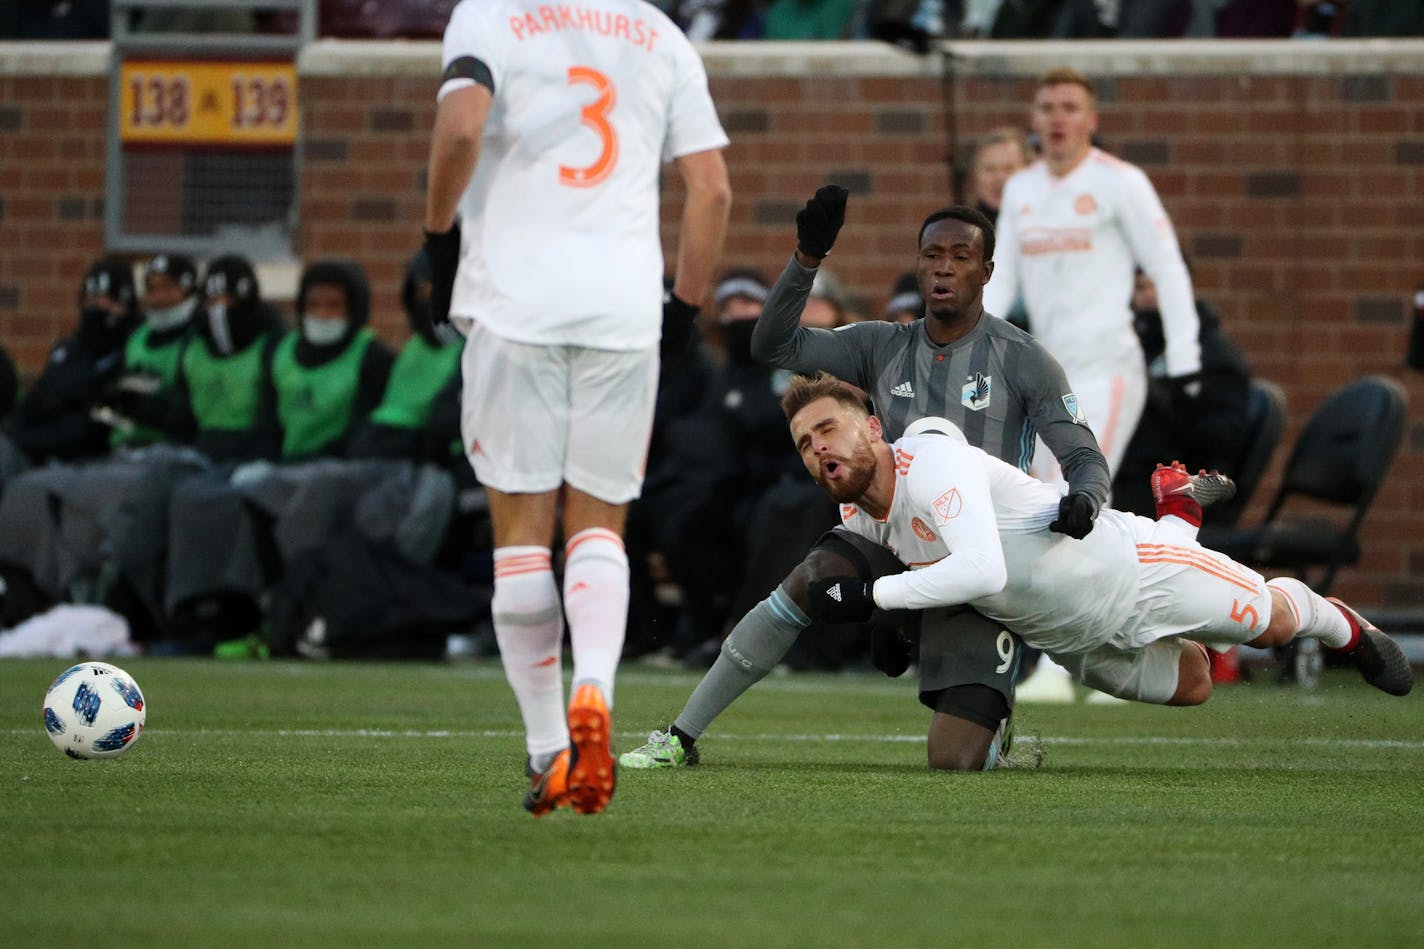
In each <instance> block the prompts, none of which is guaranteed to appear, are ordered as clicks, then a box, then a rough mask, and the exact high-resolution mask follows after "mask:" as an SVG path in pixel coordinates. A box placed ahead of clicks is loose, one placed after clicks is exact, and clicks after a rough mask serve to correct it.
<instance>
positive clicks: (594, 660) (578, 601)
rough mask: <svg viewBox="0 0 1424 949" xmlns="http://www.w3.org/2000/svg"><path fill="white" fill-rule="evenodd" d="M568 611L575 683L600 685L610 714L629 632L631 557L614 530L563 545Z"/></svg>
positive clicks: (591, 531)
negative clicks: (624, 645) (614, 679)
mask: <svg viewBox="0 0 1424 949" xmlns="http://www.w3.org/2000/svg"><path fill="white" fill-rule="evenodd" d="M564 612H565V613H566V614H567V615H568V618H569V640H570V642H571V643H572V644H573V654H574V677H573V681H574V682H575V683H576V684H581V683H584V682H592V683H593V684H594V685H596V686H598V687H599V689H601V690H602V691H603V699H604V701H606V702H607V703H608V707H609V708H610V709H611V708H612V707H613V675H614V672H615V671H616V670H617V668H618V658H619V656H621V655H622V654H623V637H624V636H625V635H626V633H627V629H628V554H627V552H626V551H625V550H624V549H623V539H622V538H621V537H619V536H618V535H617V534H615V533H613V531H611V530H608V529H607V528H603V527H590V528H588V529H587V530H581V531H579V532H578V533H577V534H575V535H574V536H573V537H570V538H569V542H568V543H567V544H565V545H564Z"/></svg>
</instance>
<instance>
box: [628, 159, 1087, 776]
mask: <svg viewBox="0 0 1424 949" xmlns="http://www.w3.org/2000/svg"><path fill="white" fill-rule="evenodd" d="M847 196H848V192H847V191H846V189H845V188H841V187H838V186H835V185H828V186H825V187H823V188H821V189H819V190H818V191H817V192H816V194H815V196H814V197H813V198H811V199H810V200H809V201H807V202H806V206H805V207H804V208H803V209H802V210H801V211H799V212H798V213H797V215H796V236H797V244H796V252H795V254H794V256H793V257H792V259H791V260H790V261H789V262H788V263H787V265H786V269H785V270H784V271H783V272H782V274H781V277H780V278H779V279H778V280H777V282H776V284H775V286H774V287H773V288H772V290H771V295H770V296H769V297H768V299H767V301H766V306H765V309H764V311H763V313H762V316H761V318H760V319H759V320H758V322H757V327H756V331H755V333H754V335H753V337H752V353H753V355H754V356H756V358H757V359H760V360H762V361H764V362H768V363H771V364H772V365H775V366H778V367H780V368H783V369H790V370H794V371H797V372H803V373H810V372H814V371H816V370H826V371H828V372H830V373H832V374H833V375H835V376H837V377H839V378H840V379H843V380H845V381H847V382H850V383H852V384H854V385H856V386H859V387H860V388H861V389H863V390H864V391H865V392H866V393H867V394H868V395H869V396H870V397H871V399H872V400H873V402H874V405H875V409H876V411H877V413H878V414H879V416H880V418H881V419H882V420H883V421H884V425H885V429H886V432H887V437H888V438H890V439H892V440H893V439H895V438H899V437H900V436H901V435H902V434H905V433H906V432H907V430H909V431H918V430H923V429H925V428H931V429H932V428H933V427H934V418H935V417H941V418H945V419H948V420H949V421H950V422H952V423H953V424H954V425H955V426H957V427H958V428H959V429H960V430H961V431H962V432H963V433H964V435H965V436H966V437H967V438H968V440H969V443H970V444H971V445H974V446H976V447H979V448H982V449H984V450H985V451H986V452H988V453H989V454H991V455H994V456H995V457H998V458H1000V459H1002V460H1003V461H1005V462H1007V463H1009V464H1011V465H1015V466H1016V467H1019V468H1020V469H1023V470H1027V467H1028V464H1029V462H1030V461H1031V460H1032V458H1033V450H1034V438H1035V436H1036V435H1039V436H1042V437H1043V440H1044V442H1045V443H1046V444H1047V445H1048V446H1049V448H1050V449H1051V450H1052V451H1053V453H1054V455H1055V456H1056V457H1057V458H1058V461H1059V464H1060V465H1061V466H1062V469H1063V472H1064V476H1065V478H1066V479H1067V482H1068V493H1067V495H1066V496H1065V497H1064V498H1063V499H1062V502H1061V506H1060V509H1059V515H1058V519H1057V520H1056V521H1054V523H1053V524H1052V529H1053V530H1055V531H1057V532H1060V533H1064V534H1068V535H1070V536H1072V537H1075V538H1081V537H1084V536H1086V535H1087V533H1088V532H1089V531H1091V530H1092V528H1093V520H1094V518H1095V517H1096V516H1097V513H1098V511H1099V510H1100V509H1101V508H1102V506H1103V504H1104V503H1105V502H1106V499H1107V496H1108V490H1109V485H1110V479H1109V477H1108V466H1107V462H1106V461H1105V460H1104V458H1103V455H1102V452H1101V451H1099V450H1098V444H1097V441H1096V439H1095V438H1094V437H1093V433H1092V432H1091V431H1090V430H1089V429H1088V427H1087V425H1086V424H1085V422H1084V420H1083V415H1082V412H1081V411H1080V409H1079V407H1078V400H1077V397H1076V396H1075V395H1074V394H1073V393H1072V392H1071V391H1070V390H1069V388H1068V382H1067V379H1066V377H1065V376H1064V373H1063V369H1062V367H1061V366H1059V364H1058V362H1057V361H1056V360H1054V358H1053V357H1052V356H1050V355H1049V354H1048V352H1047V351H1046V350H1044V349H1043V347H1042V346H1040V345H1039V344H1038V343H1036V342H1035V341H1034V340H1033V338H1032V337H1030V336H1028V335H1027V334H1025V333H1023V332H1021V331H1020V330H1018V329H1017V328H1015V327H1014V326H1012V325H1010V324H1009V323H1007V322H1005V321H1003V320H1001V319H998V318H997V317H995V316H993V315H991V314H988V313H985V312H984V309H983V304H982V295H983V289H984V285H985V284H986V283H987V282H988V281H989V279H990V277H991V276H992V274H993V272H994V264H993V256H994V227H993V225H992V224H991V223H990V222H989V220H988V218H986V217H984V215H983V214H981V213H980V212H978V211H976V210H974V209H972V208H967V207H947V208H943V209H941V210H939V211H935V212H934V213H933V214H931V215H929V217H927V218H926V219H925V221H924V223H923V224H922V225H921V227H920V232H919V243H918V254H917V263H916V275H917V278H918V282H919V289H920V293H921V295H922V297H923V298H924V300H925V313H924V318H923V319H919V320H916V321H914V322H912V323H908V324H893V323H885V322H870V323H854V324H851V325H849V326H843V327H840V328H839V329H838V330H820V329H809V328H803V327H800V326H799V317H800V313H801V310H802V308H803V307H804V306H805V303H806V299H807V297H808V295H809V294H810V290H811V284H812V282H813V281H814V279H815V276H816V268H817V267H818V266H819V265H820V263H821V261H822V260H823V259H824V258H825V257H826V255H827V254H829V253H830V251H831V247H832V245H833V244H834V243H835V239H836V235H837V234H838V233H839V231H840V229H841V225H842V224H843V223H844V220H845V208H846V199H847ZM903 569H905V568H904V565H903V564H900V563H899V562H898V561H896V560H895V558H894V557H893V556H891V555H890V553H889V552H888V551H886V550H885V549H884V548H877V547H876V545H873V544H870V543H868V542H866V541H864V540H862V539H860V538H858V537H856V536H854V535H852V534H851V533H849V532H848V531H845V530H843V529H841V528H839V527H838V528H835V529H833V530H831V531H829V532H827V533H826V534H825V535H824V536H823V537H822V538H821V539H820V540H819V541H818V542H817V543H816V545H815V546H814V547H813V548H812V549H811V551H810V552H809V553H808V554H807V555H806V557H805V559H804V560H803V561H802V562H801V564H800V565H798V566H797V567H796V568H794V569H793V570H792V571H791V574H790V576H788V577H787V578H786V579H785V580H783V581H782V582H781V584H780V585H779V586H778V587H777V588H776V589H775V590H773V591H772V593H771V595H770V596H768V597H767V598H766V599H765V600H763V601H761V602H760V603H758V604H757V605H756V606H755V607H753V608H752V609H751V610H750V611H749V612H748V613H747V615H746V616H745V617H743V618H742V620H741V621H740V622H738V623H737V625H736V626H735V627H734V628H733V630H732V632H731V633H730V634H729V635H728V637H727V639H726V641H725V642H724V643H723V645H722V649H721V652H720V654H719V655H718V657H717V660H716V662H715V663H714V664H713V666H712V668H711V669H709V670H708V671H707V674H706V675H705V676H703V678H702V681H701V682H700V683H698V685H697V687H696V689H694V690H693V693H692V696H691V697H690V698H689V699H688V701H687V704H686V705H685V706H684V707H683V710H682V712H681V713H680V714H678V716H677V717H676V718H675V719H674V720H673V722H672V723H671V724H670V725H669V726H668V727H667V729H666V730H657V731H654V732H652V733H651V734H650V735H649V739H648V742H647V743H646V744H645V745H643V746H642V747H640V748H638V749H636V750H634V751H630V752H627V753H625V754H623V755H622V756H621V758H620V759H619V760H620V763H621V764H622V765H623V766H624V767H627V768H665V767H678V766H683V765H689V764H696V763H697V761H698V759H699V757H700V752H699V750H698V749H697V747H696V746H695V742H696V741H697V739H699V738H700V737H701V736H702V734H703V732H704V731H705V730H706V729H707V727H708V726H709V725H710V724H711V722H712V720H713V719H714V718H716V717H717V716H718V715H719V714H721V712H722V711H723V710H724V709H726V708H727V707H728V706H729V705H731V704H732V702H734V701H735V700H736V699H737V698H738V697H739V696H741V695H742V693H744V692H746V691H747V689H749V688H751V687H752V686H753V685H754V684H755V683H756V682H758V681H760V680H761V678H762V677H764V676H765V675H766V674H767V673H768V672H770V671H771V670H772V669H773V668H775V667H776V665H777V664H778V663H779V662H780V661H781V659H782V657H784V656H785V655H786V653H787V651H788V650H789V649H790V648H791V645H792V643H794V642H795V640H796V638H797V636H799V635H800V633H801V631H802V630H803V629H805V628H806V627H807V626H808V625H810V622H811V621H810V619H809V617H808V616H807V612H806V607H807V604H808V602H809V601H808V590H809V588H810V585H811V584H812V583H813V582H814V581H816V580H818V579H824V578H827V577H831V576H835V575H838V574H842V573H845V574H848V575H856V576H860V577H862V578H865V579H870V578H872V577H875V576H879V575H882V574H883V573H885V572H899V571H901V570H903ZM903 618H904V619H908V617H903ZM898 619H901V617H895V616H888V615H887V616H877V617H876V618H875V619H874V620H872V626H877V627H878V628H879V629H880V630H881V632H880V633H879V634H877V635H876V636H875V637H874V644H875V645H874V651H873V652H874V656H875V662H876V665H877V667H879V668H881V669H882V670H883V671H885V672H886V673H887V674H891V675H899V674H900V673H902V672H903V671H904V670H905V668H906V667H907V665H908V663H909V651H908V646H907V645H905V640H904V639H902V638H900V637H897V636H896V635H894V634H890V635H886V634H885V631H886V630H887V629H890V628H892V627H893V626H894V625H895V623H896V622H897V620H898ZM934 635H935V636H936V637H940V636H943V637H945V639H946V641H945V642H944V643H935V644H933V646H934V648H932V649H926V648H922V650H921V654H922V655H923V656H931V655H933V656H935V657H937V658H936V660H935V661H933V662H929V663H923V664H922V665H921V667H920V670H919V676H920V682H919V689H920V701H921V702H923V703H924V704H925V705H927V706H928V707H929V708H931V709H933V710H934V713H935V714H934V716H933V718H932V720H931V725H930V735H929V743H928V757H929V766H930V767H931V768H935V769H939V770H951V771H971V770H981V769H985V770H987V769H989V768H992V767H994V766H995V764H996V763H997V762H998V761H999V758H1000V750H1001V743H1002V739H1003V734H1004V732H1005V730H1006V728H1007V723H1008V720H1009V717H1010V715H1011V714H1012V711H1013V690H1014V677H1015V674H1016V671H1017V665H1018V654H1019V648H1020V645H1021V643H1020V642H1019V640H1018V638H1017V637H1015V636H1013V635H1012V634H1011V633H1009V632H1008V631H1006V630H1004V629H1003V628H1002V627H1001V626H1000V625H999V624H998V623H994V622H992V621H990V620H988V619H986V618H985V617H984V616H982V615H980V614H979V613H977V612H975V611H973V610H972V609H965V610H963V611H962V612H960V613H959V614H958V615H957V616H956V617H955V618H954V620H953V622H951V623H948V624H945V625H944V627H943V628H942V629H938V630H936V631H935V633H934Z"/></svg>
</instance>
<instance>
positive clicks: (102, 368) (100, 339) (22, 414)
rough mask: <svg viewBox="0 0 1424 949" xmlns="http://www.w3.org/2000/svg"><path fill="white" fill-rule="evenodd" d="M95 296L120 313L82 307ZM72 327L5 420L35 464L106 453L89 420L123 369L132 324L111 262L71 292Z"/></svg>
mask: <svg viewBox="0 0 1424 949" xmlns="http://www.w3.org/2000/svg"><path fill="white" fill-rule="evenodd" d="M94 297H103V298H105V299H107V300H112V301H114V302H117V303H121V304H123V306H124V309H123V310H122V311H121V312H119V313H117V314H114V313H109V312H107V311H105V310H102V309H96V308H87V309H86V308H85V301H86V300H87V299H89V298H94ZM79 307H80V314H79V325H78V326H77V327H76V329H75V331H74V333H73V334H72V335H70V336H67V337H65V338H63V339H61V340H60V341H59V342H58V343H56V344H55V346H54V348H53V349H52V350H50V354H49V359H48V360H46V362H45V365H44V368H43V369H42V370H40V375H39V378H37V379H36V380H35V382H34V385H32V386H31V387H30V389H29V391H28V392H27V393H26V395H25V398H24V400H23V401H21V403H20V405H19V407H18V408H17V409H16V411H15V414H14V415H13V416H12V417H11V418H10V420H9V424H8V425H7V426H6V431H7V433H8V434H9V435H10V437H11V438H12V439H13V440H14V442H15V444H16V445H18V446H19V447H20V449H21V450H22V451H24V453H25V454H26V455H27V456H28V457H29V459H30V460H31V461H33V462H35V463H37V464H38V463H42V462H44V461H48V460H50V459H56V460H60V461H70V460H77V459H82V458H95V457H99V456H101V455H105V454H107V453H108V451H109V433H110V429H109V427H108V426H106V425H104V424H102V423H100V422H98V421H96V420H95V419H94V417H93V412H94V410H95V409H96V408H97V407H98V406H99V405H100V404H101V403H102V400H103V397H104V394H105V393H106V392H107V391H108V390H109V388H110V386H111V385H112V384H113V382H114V380H115V379H117V378H118V377H119V375H120V373H122V372H123V367H124V345H125V344H126V343H127V342H128V338H129V334H131V333H132V332H133V331H134V330H135V329H136V328H137V327H138V325H139V323H140V317H139V313H138V300H137V296H136V294H135V292H134V284H133V271H132V269H131V268H130V267H129V265H128V263H126V262H125V261H122V260H119V259H117V258H104V259H102V260H99V261H96V262H95V263H94V264H93V265H91V266H90V267H89V269H88V271H86V272H85V274H84V280H83V281H82V283H81V284H80V288H79Z"/></svg>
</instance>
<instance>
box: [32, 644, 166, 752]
mask: <svg viewBox="0 0 1424 949" xmlns="http://www.w3.org/2000/svg"><path fill="white" fill-rule="evenodd" d="M146 713H147V709H146V707H145V705H144V701H143V692H141V691H140V690H139V687H138V683H137V682H135V681H134V677H133V676H131V675H129V674H128V673H127V672H125V671H124V670H122V669H120V668H119V667H118V666H111V665H109V664H108V663H107V662H81V663H79V664H78V665H77V666H70V667H69V668H68V669H65V670H64V671H63V672H61V673H60V674H59V677H58V678H56V679H55V680H54V681H53V682H51V683H50V686H49V692H47V693H46V694H45V700H44V726H45V731H46V732H48V733H49V738H50V741H52V742H54V746H55V747H56V748H58V749H59V750H60V751H62V752H64V753H65V754H66V755H69V757H71V758H116V757H118V756H119V755H121V754H123V753H124V752H125V751H128V750H129V748H131V747H133V743H134V742H136V741H138V736H139V735H141V734H143V722H144V719H145V717H146Z"/></svg>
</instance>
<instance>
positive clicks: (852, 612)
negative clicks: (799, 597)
mask: <svg viewBox="0 0 1424 949" xmlns="http://www.w3.org/2000/svg"><path fill="white" fill-rule="evenodd" d="M870 587H871V583H870V581H868V580H862V579H860V577H826V578H825V579H824V580H812V581H811V607H810V609H809V610H807V612H809V613H810V614H811V618H812V619H814V620H826V621H827V622H831V623H862V622H864V621H865V620H868V619H870V614H871V613H874V612H875V598H874V597H873V596H871V595H870Z"/></svg>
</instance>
